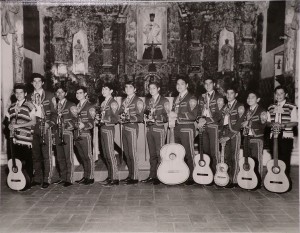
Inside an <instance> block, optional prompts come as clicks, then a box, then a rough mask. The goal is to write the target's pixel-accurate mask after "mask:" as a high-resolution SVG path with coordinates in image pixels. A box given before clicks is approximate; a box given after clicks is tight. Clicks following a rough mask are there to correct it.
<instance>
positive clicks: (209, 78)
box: [203, 77, 216, 83]
mask: <svg viewBox="0 0 300 233" xmlns="http://www.w3.org/2000/svg"><path fill="white" fill-rule="evenodd" d="M206 80H211V81H212V82H213V83H216V80H215V79H214V78H212V77H206V78H204V80H203V82H204V83H205V81H206Z"/></svg>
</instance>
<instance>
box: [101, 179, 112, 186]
mask: <svg viewBox="0 0 300 233" xmlns="http://www.w3.org/2000/svg"><path fill="white" fill-rule="evenodd" d="M110 182H111V179H110V178H106V179H105V180H103V181H100V182H99V183H100V184H101V185H104V184H109V183H110Z"/></svg>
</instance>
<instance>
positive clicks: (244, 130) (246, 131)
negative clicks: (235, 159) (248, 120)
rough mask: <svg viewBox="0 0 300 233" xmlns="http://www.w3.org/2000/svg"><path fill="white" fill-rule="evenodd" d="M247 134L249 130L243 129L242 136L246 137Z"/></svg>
mask: <svg viewBox="0 0 300 233" xmlns="http://www.w3.org/2000/svg"><path fill="white" fill-rule="evenodd" d="M248 134H249V128H248V127H244V128H243V135H244V136H248Z"/></svg>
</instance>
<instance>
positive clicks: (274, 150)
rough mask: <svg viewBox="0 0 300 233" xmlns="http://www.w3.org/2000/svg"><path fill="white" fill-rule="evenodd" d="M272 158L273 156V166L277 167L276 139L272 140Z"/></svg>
mask: <svg viewBox="0 0 300 233" xmlns="http://www.w3.org/2000/svg"><path fill="white" fill-rule="evenodd" d="M273 154H274V155H273V156H274V166H275V167H278V138H277V137H274V139H273Z"/></svg>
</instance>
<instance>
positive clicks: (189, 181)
mask: <svg viewBox="0 0 300 233" xmlns="http://www.w3.org/2000/svg"><path fill="white" fill-rule="evenodd" d="M194 184H195V182H194V181H193V180H188V181H186V182H185V183H184V185H188V186H189V185H194Z"/></svg>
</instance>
